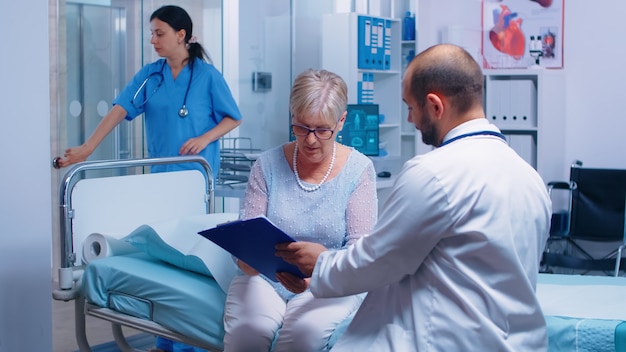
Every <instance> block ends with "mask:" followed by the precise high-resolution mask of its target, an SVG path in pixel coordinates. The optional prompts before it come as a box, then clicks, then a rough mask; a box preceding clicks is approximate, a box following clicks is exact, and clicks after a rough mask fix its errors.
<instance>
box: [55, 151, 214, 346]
mask: <svg viewBox="0 0 626 352" xmlns="http://www.w3.org/2000/svg"><path fill="white" fill-rule="evenodd" d="M55 161H56V160H55ZM55 161H53V165H55V164H56V163H55ZM181 163H198V164H200V165H201V166H202V168H203V170H204V174H203V176H204V179H205V189H206V193H205V203H206V212H207V214H208V213H214V212H215V204H214V191H215V180H214V179H213V172H212V169H211V166H210V165H209V163H208V162H207V161H206V159H204V158H203V157H201V156H195V155H194V156H178V157H165V158H146V159H127V160H105V161H86V162H82V163H77V164H75V165H73V166H71V167H70V168H69V169H68V171H67V172H66V173H65V176H64V177H63V181H62V182H61V188H60V192H59V195H60V205H59V206H60V208H61V212H60V238H59V240H60V242H59V243H60V246H61V253H60V255H61V263H60V267H59V288H58V289H54V290H53V291H52V297H53V298H54V299H56V300H62V301H69V300H74V308H75V311H74V315H75V324H76V326H75V330H76V331H75V334H76V341H77V344H78V347H79V350H80V351H82V352H89V351H91V347H90V346H89V343H88V341H87V336H86V326H85V316H86V315H90V316H93V317H97V318H100V319H103V320H106V321H109V322H111V326H112V332H113V337H114V339H115V342H116V343H117V345H118V347H120V349H121V350H122V351H124V352H132V351H136V350H135V349H134V348H133V347H132V346H130V344H129V343H128V341H127V340H126V338H125V337H124V334H123V331H122V328H121V327H122V325H124V326H128V327H131V328H134V329H137V330H140V331H144V332H148V333H152V334H155V335H159V336H164V337H167V338H170V339H172V340H176V341H181V342H184V343H188V344H192V345H196V346H198V347H201V348H205V349H207V350H209V351H216V349H215V347H214V346H207V345H206V343H203V342H201V341H195V340H190V339H189V338H188V337H185V336H182V335H181V334H178V333H176V332H174V331H171V330H169V329H167V328H165V327H163V326H161V325H159V324H157V323H154V322H152V321H148V320H143V319H139V318H134V317H131V316H127V315H125V314H122V313H117V312H115V311H112V310H110V309H107V308H98V307H95V306H92V305H90V304H88V303H86V302H85V299H84V297H83V296H82V294H81V292H80V289H79V287H80V284H79V283H80V280H81V276H82V270H81V269H77V268H78V267H75V266H74V265H75V261H76V255H75V253H74V252H73V248H72V245H73V232H72V219H73V208H72V199H71V192H72V189H73V187H74V186H75V185H76V183H77V182H78V181H79V180H80V177H79V176H80V175H81V172H82V171H88V170H103V169H121V168H131V167H144V166H152V165H162V164H181ZM55 167H56V166H55ZM74 282H78V284H76V285H74Z"/></svg>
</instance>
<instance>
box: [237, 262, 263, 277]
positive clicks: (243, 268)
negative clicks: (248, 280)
mask: <svg viewBox="0 0 626 352" xmlns="http://www.w3.org/2000/svg"><path fill="white" fill-rule="evenodd" d="M237 265H238V266H239V269H241V271H243V272H244V273H246V274H247V275H250V276H254V275H259V272H258V271H256V270H255V269H254V268H253V267H251V266H250V265H248V264H246V263H245V262H244V261H243V260H241V259H237Z"/></svg>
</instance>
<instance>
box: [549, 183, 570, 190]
mask: <svg viewBox="0 0 626 352" xmlns="http://www.w3.org/2000/svg"><path fill="white" fill-rule="evenodd" d="M548 188H552V189H570V190H571V189H574V186H573V184H572V183H570V182H565V181H551V182H548Z"/></svg>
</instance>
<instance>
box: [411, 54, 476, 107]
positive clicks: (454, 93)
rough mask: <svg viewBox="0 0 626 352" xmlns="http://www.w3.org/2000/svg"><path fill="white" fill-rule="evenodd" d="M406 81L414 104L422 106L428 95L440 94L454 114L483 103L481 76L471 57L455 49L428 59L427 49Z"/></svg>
mask: <svg viewBox="0 0 626 352" xmlns="http://www.w3.org/2000/svg"><path fill="white" fill-rule="evenodd" d="M422 54H424V57H422V58H421V60H419V63H418V64H417V65H416V67H415V69H414V70H413V71H412V76H411V78H410V91H411V95H412V96H413V97H415V99H416V102H417V104H419V106H421V107H423V106H424V105H425V104H426V95H427V94H428V93H435V94H440V95H442V96H444V97H446V98H448V99H449V100H450V103H451V105H452V108H454V109H455V110H456V111H457V112H458V113H464V112H467V111H468V110H469V109H470V108H472V107H473V106H476V105H477V104H478V105H481V104H482V103H483V94H484V78H483V73H482V70H481V68H480V66H479V65H478V63H477V62H476V60H474V58H473V57H472V56H471V55H470V54H469V53H468V52H467V51H466V50H464V49H462V48H460V47H458V48H455V50H453V52H452V53H451V54H449V55H446V56H445V57H441V56H440V55H437V57H436V58H430V57H429V55H428V54H429V53H428V49H427V50H426V51H425V52H423V53H422Z"/></svg>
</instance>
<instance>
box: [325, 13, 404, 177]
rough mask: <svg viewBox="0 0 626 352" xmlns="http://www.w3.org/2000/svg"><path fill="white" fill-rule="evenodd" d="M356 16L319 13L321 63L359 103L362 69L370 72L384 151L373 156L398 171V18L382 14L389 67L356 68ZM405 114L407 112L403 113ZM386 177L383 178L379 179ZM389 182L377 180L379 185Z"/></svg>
mask: <svg viewBox="0 0 626 352" xmlns="http://www.w3.org/2000/svg"><path fill="white" fill-rule="evenodd" d="M359 16H368V17H376V16H369V15H361V14H357V13H353V12H352V13H340V14H325V15H323V17H322V67H324V68H325V69H327V70H330V71H332V72H335V73H337V74H338V75H340V76H341V77H342V78H343V79H344V80H345V81H346V84H347V85H348V103H349V104H357V103H358V94H359V91H358V85H359V81H360V80H362V76H363V74H364V73H370V74H372V75H373V83H374V92H373V102H374V103H375V104H378V105H379V113H380V114H381V115H384V121H383V122H382V123H381V124H380V126H379V140H380V142H381V143H382V144H384V145H385V146H386V147H385V152H386V153H387V155H385V156H379V157H372V160H373V161H374V167H375V168H376V169H377V171H390V172H391V173H392V175H395V174H397V173H398V172H399V171H400V168H401V167H402V157H401V154H402V137H401V135H402V131H403V129H404V126H403V124H402V115H403V110H402V105H403V104H402V98H401V80H402V62H401V52H402V49H401V48H402V46H403V45H404V44H403V43H402V42H401V20H400V19H397V18H383V17H376V18H378V19H382V20H384V21H386V22H388V23H389V25H390V26H389V27H388V31H389V32H390V35H389V37H388V41H389V44H388V45H389V49H390V52H389V54H390V57H389V68H388V69H363V68H359ZM404 116H406V115H404ZM382 181H385V180H382ZM387 186H391V182H379V188H384V187H387Z"/></svg>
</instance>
